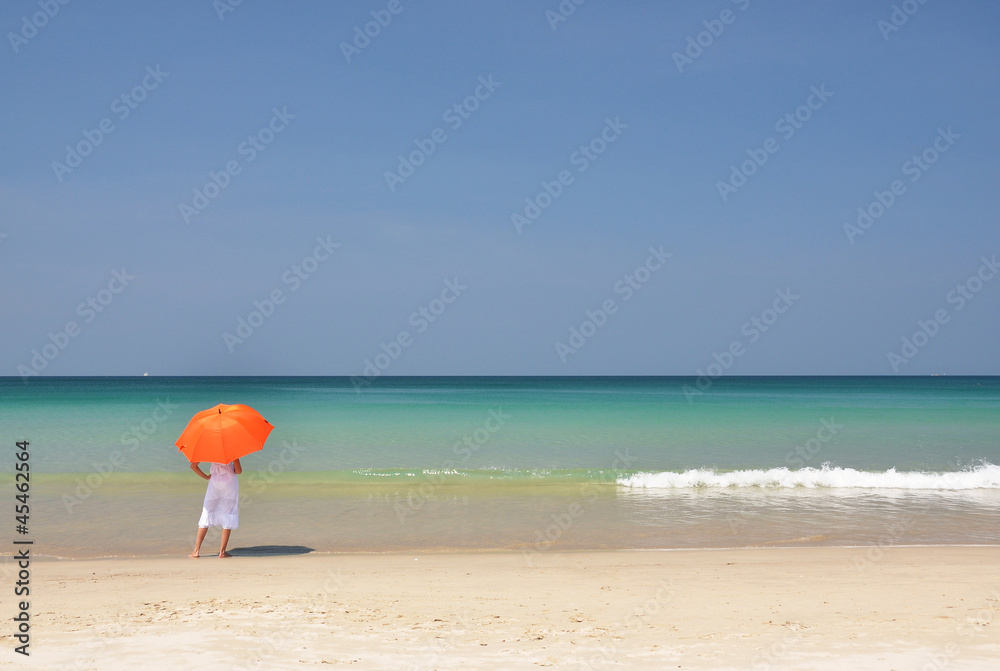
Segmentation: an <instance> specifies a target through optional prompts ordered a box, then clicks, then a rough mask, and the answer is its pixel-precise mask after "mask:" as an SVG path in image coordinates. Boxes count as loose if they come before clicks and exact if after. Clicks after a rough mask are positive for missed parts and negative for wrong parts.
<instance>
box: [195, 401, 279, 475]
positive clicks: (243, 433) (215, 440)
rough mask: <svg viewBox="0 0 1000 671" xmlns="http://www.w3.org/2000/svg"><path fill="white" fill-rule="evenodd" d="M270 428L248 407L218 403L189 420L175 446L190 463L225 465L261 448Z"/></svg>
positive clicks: (266, 422) (264, 420) (257, 413)
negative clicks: (205, 462) (209, 462)
mask: <svg viewBox="0 0 1000 671" xmlns="http://www.w3.org/2000/svg"><path fill="white" fill-rule="evenodd" d="M273 428H274V427H273V426H271V425H270V424H269V423H268V421H267V420H266V419H264V418H263V417H261V416H260V413H259V412H257V411H256V410H254V409H253V408H251V407H250V406H248V405H239V404H237V405H223V404H221V403H220V404H219V405H217V406H215V407H214V408H209V409H208V410H202V411H201V412H199V413H198V414H196V415H195V416H194V417H192V418H191V421H190V422H188V425H187V428H185V429H184V433H182V434H181V437H180V438H178V439H177V442H176V443H175V445H177V449H179V450H180V451H181V452H183V453H184V456H186V457H187V458H188V461H190V462H192V463H193V462H196V461H214V462H216V463H220V464H228V463H229V462H230V461H232V460H233V459H239V458H240V457H242V456H244V455H246V454H250V453H251V452H256V451H257V450H260V449H263V448H264V441H265V440H267V436H268V434H269V433H271V429H273Z"/></svg>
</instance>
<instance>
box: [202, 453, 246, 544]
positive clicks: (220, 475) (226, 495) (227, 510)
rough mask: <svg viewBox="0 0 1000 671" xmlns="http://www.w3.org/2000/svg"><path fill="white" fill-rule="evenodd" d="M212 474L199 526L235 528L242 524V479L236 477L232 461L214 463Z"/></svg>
mask: <svg viewBox="0 0 1000 671" xmlns="http://www.w3.org/2000/svg"><path fill="white" fill-rule="evenodd" d="M210 475H211V476H212V477H211V478H209V480H208V490H207V491H206V492H205V505H204V506H203V507H202V509H201V519H200V520H199V521H198V526H199V527H222V528H223V529H235V528H236V527H238V526H239V525H240V508H239V505H240V481H239V480H238V479H237V478H236V467H235V466H233V462H231V461H230V462H229V463H228V464H216V463H213V464H212V469H211V472H210Z"/></svg>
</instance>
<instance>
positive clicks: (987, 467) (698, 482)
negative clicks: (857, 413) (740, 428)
mask: <svg viewBox="0 0 1000 671" xmlns="http://www.w3.org/2000/svg"><path fill="white" fill-rule="evenodd" d="M618 484H619V485H622V486H624V487H637V488H646V489H688V488H694V487H724V488H725V487H771V488H775V489H783V488H793V487H806V488H809V489H814V488H817V487H829V488H837V489H923V490H928V489H931V490H956V489H1000V466H995V465H993V464H989V463H986V464H982V465H980V466H976V467H975V468H971V469H969V470H965V471H955V472H945V473H934V472H922V471H896V469H895V468H890V469H889V470H887V471H880V472H878V471H858V470H855V469H853V468H840V467H836V466H830V465H829V464H823V466H822V467H821V468H811V467H807V468H800V469H796V470H789V469H787V468H784V467H781V468H770V469H767V470H745V471H723V472H717V471H715V470H712V469H693V470H689V471H684V472H683V473H671V472H661V473H636V474H634V475H631V476H628V477H622V478H618Z"/></svg>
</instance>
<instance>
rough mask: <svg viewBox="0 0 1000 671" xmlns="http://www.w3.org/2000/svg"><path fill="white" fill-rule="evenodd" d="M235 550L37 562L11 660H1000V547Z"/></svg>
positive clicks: (936, 664) (812, 665) (252, 663)
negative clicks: (26, 649)
mask: <svg viewBox="0 0 1000 671" xmlns="http://www.w3.org/2000/svg"><path fill="white" fill-rule="evenodd" d="M211 542H212V541H211V539H210V540H209V543H208V544H207V546H206V547H208V548H210V547H211ZM233 551H234V553H235V554H236V556H234V557H233V558H232V559H227V560H219V559H218V558H217V557H215V556H214V555H208V554H206V555H205V556H203V557H202V558H201V559H198V560H191V559H187V558H185V557H150V558H131V559H125V558H115V559H100V560H76V561H71V560H37V561H36V562H34V563H33V565H32V571H33V572H32V596H31V613H32V625H33V627H32V633H33V637H32V642H31V651H32V655H31V657H30V660H28V663H24V661H22V659H23V658H21V657H20V656H19V655H15V654H14V653H13V652H12V650H13V647H14V642H13V639H12V637H11V636H10V633H11V632H10V630H9V625H8V631H6V632H4V637H3V640H4V645H3V655H2V658H0V665H2V666H3V668H77V669H135V668H199V669H200V668H227V669H228V668H259V669H302V668H313V667H316V668H337V667H343V668H351V669H469V668H477V669H511V668H535V667H555V668H593V669H600V668H608V669H613V668H623V669H624V668H627V669H647V668H648V669H667V668H680V669H768V668H771V669H846V668H850V669H886V670H888V669H897V670H900V671H902V670H904V669H921V670H923V669H983V670H986V669H995V668H997V665H998V664H1000V634H998V630H997V627H998V626H1000V623H998V620H1000V548H998V547H912V548H906V547H904V548H884V549H880V548H877V547H876V548H867V549H866V548H784V549H773V548H768V549H747V550H716V551H712V550H695V551H645V552H629V551H626V552H577V553H533V554H531V555H528V556H526V555H524V554H519V553H452V554H381V555H361V554H346V555H345V554H317V553H310V554H284V555H275V554H269V552H270V551H267V550H263V549H261V550H254V549H247V548H243V550H242V552H241V549H240V547H239V545H236V546H235V548H234V549H233ZM288 552H294V549H289V550H288ZM8 564H9V562H8Z"/></svg>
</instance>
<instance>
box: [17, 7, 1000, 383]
mask: <svg viewBox="0 0 1000 671" xmlns="http://www.w3.org/2000/svg"><path fill="white" fill-rule="evenodd" d="M45 4H46V3H45V2H44V1H43V2H42V5H45ZM57 4H58V3H53V5H52V7H55V6H57ZM218 4H220V3H217V4H216V5H213V3H212V2H210V1H209V0H198V1H188V2H175V3H167V4H164V5H162V6H158V5H155V4H150V3H133V4H126V5H122V4H121V3H109V2H90V3H83V2H70V3H69V4H66V5H58V11H57V12H55V13H54V16H51V17H41V16H40V15H38V13H39V12H42V11H43V9H42V8H40V7H41V6H40V5H39V3H38V1H37V0H35V1H29V0H14V1H12V2H8V3H5V4H4V6H3V9H2V11H0V28H2V29H3V32H4V34H5V36H6V37H5V40H4V44H3V45H2V47H0V59H2V64H0V67H2V70H0V71H2V78H3V84H4V91H5V92H6V95H5V104H4V105H3V106H2V108H0V115H2V122H3V124H2V128H3V131H2V132H3V135H4V143H3V149H4V150H3V154H2V159H0V197H2V202H3V205H4V207H3V215H2V218H0V234H3V235H4V236H5V237H3V238H2V239H0V274H2V277H3V280H2V289H0V313H2V315H3V323H4V327H3V329H2V334H0V357H2V361H3V370H2V374H4V375H18V374H28V373H29V372H30V373H32V374H33V373H35V372H40V373H41V374H43V375H135V374H142V373H143V372H147V371H148V372H149V374H150V375H189V374H226V375H249V374H295V375H312V374H316V375H355V376H361V375H363V374H364V370H365V368H366V365H367V364H366V360H367V361H369V362H371V364H372V365H371V366H369V367H368V372H369V375H370V377H374V373H375V372H377V373H378V374H386V375H413V374H443V375H444V374H547V375H581V374H672V375H693V374H696V372H697V371H698V370H702V371H705V372H706V373H709V374H711V371H708V368H707V367H708V366H709V365H710V364H712V363H713V362H715V361H718V360H720V359H721V360H723V361H727V357H726V356H725V355H723V354H722V352H724V351H728V350H729V349H730V348H731V346H732V345H733V343H737V345H738V347H737V348H736V349H737V350H738V351H741V352H742V353H741V354H740V355H739V356H734V357H732V361H731V363H730V364H729V365H728V367H726V368H725V369H724V372H725V373H728V374H737V375H758V374H893V373H898V374H929V373H949V374H961V373H965V374H1000V339H998V338H997V332H998V326H1000V311H998V310H997V305H998V299H1000V279H998V280H996V281H994V279H993V274H995V272H996V271H994V270H992V269H991V268H992V265H991V263H992V262H991V260H992V257H993V255H994V254H1000V228H998V226H997V224H998V213H1000V207H998V206H1000V190H998V189H997V182H998V178H1000V170H998V161H997V156H998V155H1000V153H998V152H1000V146H998V145H1000V142H998V140H1000V131H998V128H997V123H996V120H997V119H998V118H1000V86H998V84H1000V81H998V80H1000V77H998V74H1000V58H998V57H1000V40H998V39H997V35H998V34H1000V31H998V29H1000V7H998V6H996V5H995V4H994V3H989V2H985V1H980V2H965V3H960V4H956V3H942V2H927V3H925V4H922V5H921V4H919V3H916V2H911V3H910V4H909V5H907V8H908V9H911V10H915V11H913V12H912V14H906V15H905V19H906V20H905V22H903V21H902V19H901V16H903V15H901V14H897V16H896V20H897V23H899V24H901V25H899V26H898V30H892V31H891V32H890V31H887V30H885V28H884V27H885V25H892V24H891V23H890V24H883V27H882V29H880V26H879V21H891V20H892V14H893V11H894V10H893V3H891V2H853V1H847V2H840V3H762V2H757V1H756V0H751V1H750V2H746V0H739V2H731V1H730V0H717V1H715V2H672V3H661V2H639V1H623V2H614V3H612V2H606V1H603V0H588V1H587V2H584V3H583V4H581V5H579V6H576V9H575V11H574V12H573V13H572V14H570V15H569V16H567V17H565V18H566V20H565V21H560V22H558V23H556V24H555V28H554V29H553V27H552V24H551V23H550V18H548V17H547V15H546V12H547V11H552V12H556V11H558V8H559V6H560V4H559V2H557V1H555V0H552V1H550V2H544V1H543V2H518V1H505V2H492V3H491V2H486V3H462V2H438V3H424V2H420V1H419V0H412V1H411V0H399V2H398V4H395V3H390V2H389V1H388V0H385V1H383V0H379V1H377V2H357V3H322V2H298V3H275V2H271V3H266V2H260V1H257V0H246V1H244V2H243V3H242V4H240V5H238V6H236V7H235V8H233V11H229V12H225V13H224V14H222V16H221V18H220V15H219V12H218V10H217V6H218ZM563 4H564V6H567V5H569V4H570V3H563ZM899 4H900V3H897V6H899ZM904 4H905V3H904ZM52 7H50V13H51V12H52ZM390 9H395V10H398V11H397V13H395V14H393V13H391V12H390V11H389V10H390ZM724 11H728V12H729V13H727V14H724V15H723V14H722V13H723V12H724ZM900 11H902V10H900ZM371 12H375V13H376V16H377V17H381V18H382V19H383V22H385V19H386V17H389V18H390V19H391V20H389V21H388V22H387V25H385V26H379V27H378V30H377V33H378V34H377V35H376V36H375V37H372V38H370V41H369V42H368V43H367V44H366V43H365V42H364V41H363V40H359V42H358V43H359V44H360V45H362V46H361V47H355V50H354V51H353V52H352V53H351V54H350V60H349V61H348V58H346V57H345V54H344V47H343V46H342V45H343V44H344V43H351V41H352V40H353V39H355V36H356V33H355V29H356V28H358V29H360V30H361V31H362V32H363V31H364V29H365V25H366V23H369V22H371V21H374V20H375V18H373V16H372V14H371ZM36 15H37V16H36ZM720 15H721V16H722V18H724V19H725V20H726V21H728V23H724V22H723V21H722V20H718V19H720ZM25 17H27V19H25ZM549 17H551V15H549ZM25 20H27V21H28V24H33V23H34V24H41V25H40V27H38V26H37V25H29V26H28V27H26V24H25ZM717 20H718V21H717ZM705 22H708V25H707V26H706V23H705ZM32 27H35V28H37V30H32ZM894 27H897V26H894ZM368 29H369V32H372V33H375V32H376V30H375V26H374V25H371V26H368ZM713 30H714V31H715V32H716V33H718V34H717V35H713V34H711V31H713ZM706 31H708V32H706ZM700 33H701V35H699V34H700ZM11 35H14V36H15V37H11ZM26 35H27V37H25V36H26ZM689 37H690V38H691V39H692V40H694V41H695V42H697V41H698V40H699V39H700V40H701V42H702V43H703V44H705V45H706V46H703V47H702V49H701V52H700V53H699V52H698V51H697V50H696V49H694V48H692V50H691V52H690V53H691V54H693V55H694V57H691V58H690V60H691V62H690V63H682V67H681V68H680V71H679V68H678V66H677V58H676V57H675V56H674V54H675V53H681V54H683V53H684V52H685V49H686V48H688V46H689V42H688V38H689ZM151 73H158V74H156V75H155V76H154V75H153V74H151ZM483 81H486V82H490V84H489V86H484V85H483V84H482V83H481V82H483ZM144 83H145V86H144ZM136 87H140V89H139V90H135V89H136ZM823 87H825V88H823ZM813 90H820V91H825V92H827V93H825V94H824V99H823V100H820V98H817V97H815V96H814V97H812V98H810V96H811V95H813V93H812V92H813ZM477 92H478V94H479V97H478V98H477V97H476V94H477ZM123 95H125V96H127V97H128V98H127V100H126V99H123V98H122V96H123ZM138 98H142V100H141V101H137V100H136V99H138ZM810 102H811V103H812V105H813V109H810V108H809V107H808V104H809V103H810ZM455 105H459V106H460V109H461V110H462V116H461V117H458V116H456V115H457V114H458V112H455V111H454V106H455ZM463 105H464V106H465V107H461V106H463ZM803 106H804V107H803ZM448 110H452V113H451V114H450V115H446V112H447V111H448ZM125 111H127V112H128V114H127V116H124V113H125ZM276 111H277V116H276ZM796 113H798V114H799V116H800V120H799V121H797V122H796V125H797V126H798V127H797V128H794V134H792V135H791V136H790V137H786V135H787V131H786V130H784V129H785V128H787V126H781V127H776V123H777V122H779V121H780V120H781V119H782V118H784V117H785V115H787V114H791V115H793V118H794V115H795V114H796ZM122 116H124V118H122ZM456 118H459V119H460V120H461V124H460V125H458V126H457V128H456V127H454V126H455V125H456V122H455V119H456ZM801 119H804V120H801ZM102 121H103V122H104V123H105V128H108V127H109V126H108V125H107V124H110V125H111V126H113V129H112V130H111V131H110V132H108V133H103V132H101V133H100V135H102V136H103V137H101V139H100V142H99V143H97V144H96V146H93V147H89V146H88V143H91V144H94V143H93V142H92V141H91V140H88V139H87V134H89V136H90V138H91V139H95V138H97V137H98V135H97V133H95V129H97V130H98V131H99V130H100V128H101V123H102ZM779 128H780V130H779ZM949 129H950V130H949ZM435 133H436V135H435ZM602 133H604V137H603V138H602ZM435 137H436V138H437V139H438V141H435V140H434V139H433V138H435ZM248 138H256V139H255V140H254V139H248ZM769 138H771V139H772V143H771V144H770V145H768V146H770V148H771V151H770V152H767V151H766V150H764V149H762V147H764V146H765V143H766V142H767V141H768V139H769ZM937 138H942V139H940V140H938V148H937V149H934V142H935V140H936V139H937ZM943 138H948V139H947V140H945V139H943ZM417 141H419V142H420V143H422V145H423V146H424V147H425V148H426V147H430V146H432V147H433V152H432V153H429V152H428V154H423V150H421V149H419V148H418V144H417ZM253 142H256V143H257V144H258V146H259V147H260V149H259V150H252V151H251V149H250V147H252V146H253V144H252V143H253ZM428 143H430V144H428ZM81 144H82V151H83V152H87V153H88V155H86V156H81V157H80V159H79V162H78V163H77V164H76V167H72V168H71V166H70V163H72V162H74V160H73V158H72V157H69V158H68V157H67V153H68V152H67V145H69V146H70V147H71V148H76V147H78V146H80V145H81ZM588 145H589V146H590V147H591V148H590V149H589V150H588V151H589V152H591V153H590V157H591V158H587V154H586V153H583V152H581V147H587V146H588ZM88 149H92V151H89V152H88V151H87V150H88ZM598 150H600V152H601V153H597V152H598ZM939 150H941V151H939ZM415 151H416V152H418V154H417V155H416V156H415V161H417V162H420V163H421V164H420V165H419V166H417V167H415V168H414V170H413V173H412V174H409V175H408V176H406V177H405V178H404V179H403V180H402V181H398V180H389V181H393V182H394V183H393V184H392V188H390V186H389V184H387V178H386V173H387V172H394V173H395V172H397V171H398V170H399V163H400V156H401V155H404V156H409V155H411V153H412V152H415ZM925 151H927V152H929V153H928V154H927V156H928V157H931V158H934V159H935V160H934V162H933V163H932V164H925V167H926V169H923V168H921V169H916V170H915V169H914V168H913V164H910V168H909V170H908V171H907V169H906V165H907V162H908V161H910V160H911V158H912V157H913V156H915V155H916V156H918V157H919V156H920V155H921V154H923V153H924V152H925ZM748 152H749V153H748ZM251 155H252V160H249V159H250V158H251ZM752 155H755V156H757V157H758V158H760V157H761V156H762V155H766V161H762V165H750V164H748V167H747V168H746V170H745V172H747V173H750V172H752V174H750V175H749V176H747V177H746V182H745V183H741V182H740V178H739V176H737V178H736V181H735V182H731V183H730V186H732V184H734V183H739V184H740V185H739V187H738V188H737V189H736V190H735V191H728V190H727V193H726V197H725V199H724V198H723V196H722V195H720V187H719V183H720V182H726V181H727V180H730V179H731V173H732V168H731V166H733V165H736V166H737V170H740V166H741V164H743V162H744V161H747V160H751V159H750V157H751V156H752ZM54 164H62V165H63V166H65V167H60V166H59V165H54ZM227 165H228V166H235V169H234V170H233V174H227V175H225V176H222V173H223V172H225V171H226V169H227ZM584 167H585V169H581V168H584ZM67 168H69V169H67ZM404 171H405V168H404ZM213 173H214V174H215V175H216V181H217V182H223V183H225V188H221V189H218V190H217V192H216V190H215V188H214V187H213V186H209V187H208V191H209V192H210V194H211V195H213V196H214V197H211V198H209V197H205V198H204V200H199V199H198V197H197V196H196V194H195V191H196V189H200V190H202V192H203V193H204V189H205V187H206V184H211V181H212V178H211V176H210V174H213ZM561 173H562V176H563V178H564V179H565V184H560V185H558V186H554V185H553V184H554V182H556V183H557V182H558V180H559V176H560V174H561ZM914 175H916V176H917V177H918V179H916V181H913V177H914ZM897 180H898V182H899V183H898V184H897V185H896V186H897V189H898V190H899V194H900V195H898V196H895V197H894V199H893V202H892V204H891V205H889V206H888V207H885V208H883V209H884V211H882V212H880V213H879V214H880V216H879V217H878V218H877V219H874V218H873V220H872V221H873V223H872V224H871V225H870V227H869V228H868V229H867V230H864V231H863V232H862V233H861V234H858V231H855V232H854V234H849V233H848V232H845V228H844V225H845V223H847V222H856V220H857V218H858V212H857V210H858V208H859V207H861V208H869V209H870V208H871V205H872V203H873V202H875V201H876V195H875V192H877V191H878V192H887V191H890V192H891V186H892V184H893V182H894V181H897ZM543 182H545V183H548V184H549V190H550V191H553V192H558V196H557V197H555V198H549V199H546V197H545V196H543V197H542V198H541V199H540V200H536V198H537V197H538V195H539V194H540V193H544V186H543ZM887 198H888V196H887V195H883V199H884V200H885V199H887ZM526 199H531V200H536V202H537V203H538V204H539V205H545V206H546V207H544V208H539V212H540V214H538V216H537V217H536V218H534V219H533V220H531V221H530V223H528V224H527V225H522V226H520V227H518V226H517V225H515V223H514V222H513V221H512V215H513V214H518V213H520V214H521V215H522V216H523V215H524V213H525V209H526V208H528V204H527V203H526ZM182 204H183V205H185V206H187V207H189V208H193V209H194V210H195V211H197V214H191V213H190V212H191V211H190V210H188V216H187V217H185V216H184V214H183V213H182V211H181V210H182V208H181V205H182ZM195 205H199V206H201V209H198V208H196V207H195ZM529 210H530V208H529ZM878 210H879V207H877V206H876V207H875V208H874V209H873V211H874V212H878ZM522 223H523V222H522ZM519 228H520V230H518V229H519ZM317 237H319V238H320V239H322V240H324V241H325V242H326V243H327V247H326V248H322V247H321V246H320V245H319V244H318V243H317ZM334 244H336V245H338V246H336V247H335V248H334V247H333V245H334ZM651 247H652V248H654V249H656V250H662V251H661V252H660V253H661V257H659V260H657V257H655V256H654V255H652V254H651V252H650V251H649V250H650V248H651ZM328 250H329V251H328ZM665 254H669V255H670V256H669V258H666V257H664V256H663V255H665ZM310 257H312V258H311V259H310ZM983 257H985V258H986V261H987V262H990V263H984V261H983ZM664 258H665V260H663V259H664ZM647 263H648V264H649V265H645V264H647ZM644 265H645V267H646V270H641V269H640V268H641V267H643V266H644ZM654 266H655V269H652V270H651V269H650V268H653V267H654ZM296 268H298V271H296ZM304 269H305V270H304ZM637 269H639V270H637ZM307 270H308V271H309V272H307ZM115 272H117V273H118V274H119V275H122V276H123V277H125V278H126V279H125V280H124V282H123V281H122V280H120V279H116V277H115V275H114V273H115ZM296 272H298V274H296ZM977 273H978V275H977ZM132 277H134V279H129V278H132ZM629 278H631V280H630V279H629ZM640 280H643V281H640ZM629 282H631V283H632V287H635V288H632V287H629V288H628V289H626V287H628V286H629ZM449 283H450V284H451V285H457V286H458V290H457V291H456V290H455V289H454V288H452V289H448V288H447V287H448V284H449ZM778 292H785V293H786V294H788V293H790V294H791V295H792V296H795V298H794V299H793V300H792V301H790V302H789V301H786V302H785V303H779V304H778V305H777V307H781V308H784V310H783V311H782V312H780V313H778V312H768V310H769V309H773V308H774V307H775V306H776V305H775V302H776V300H780V294H779V293H778ZM955 292H958V293H955ZM962 292H965V293H967V294H968V296H969V298H967V299H965V298H961V299H960V298H959V296H961V293H962ZM272 296H276V297H277V298H278V299H279V300H280V302H279V303H277V304H276V305H274V306H273V310H269V308H268V304H267V302H266V301H268V300H270V297H272ZM88 300H89V301H92V302H91V304H90V306H88V305H87V301H88ZM609 300H610V301H611V303H610V304H608V305H610V307H612V308H613V311H609V312H608V313H604V314H603V315H602V313H601V311H602V310H603V306H605V304H606V302H607V301H609ZM254 301H257V305H256V306H255V304H254ZM97 307H100V310H99V311H98V310H97V309H96V308H97ZM255 310H257V311H259V314H257V315H256V316H254V315H253V313H254V311H255ZM421 310H425V311H427V314H430V315H431V317H433V321H431V320H430V319H429V318H425V317H422V316H420V315H421ZM588 312H589V315H588ZM264 313H268V314H264ZM415 315H416V316H415ZM935 315H936V316H935ZM602 316H603V318H602ZM241 319H243V320H249V322H248V324H247V326H244V327H242V330H239V329H240V320H241ZM753 319H757V320H763V321H761V323H762V324H765V325H766V326H767V328H766V330H763V329H759V328H757V327H756V326H754V325H753V321H752V320H753ZM931 322H934V323H933V324H932V323H931ZM71 323H72V324H73V325H70V324H71ZM921 323H922V324H923V326H921ZM251 324H253V325H252V326H251ZM588 324H589V325H588ZM935 326H936V328H935ZM572 329H576V330H577V331H578V332H580V335H574V334H573V330H572ZM404 331H405V334H404V335H403V337H402V339H400V334H401V333H402V332H404ZM918 332H922V333H925V334H929V335H925V336H921V335H917V336H915V335H914V334H915V333H918ZM227 333H228V334H230V335H231V336H232V337H227V335H226V334H227ZM240 333H242V336H245V337H241V336H240ZM903 338H908V339H909V341H910V342H911V343H913V344H912V345H911V346H910V348H909V349H907V348H906V346H905V343H904V341H903ZM393 342H396V343H397V345H393V344H392V343H393ZM400 342H402V343H405V344H398V343H400ZM560 344H561V345H562V347H560ZM383 345H385V347H383ZM385 352H388V353H385ZM380 353H385V354H384V356H382V357H381V358H379V359H378V361H376V357H377V356H378V355H379V354H380ZM891 354H896V355H897V358H895V359H893V358H892V357H891V356H890V355H891ZM900 357H901V358H902V359H903V360H902V361H901V360H900ZM33 362H34V363H33ZM713 370H714V371H715V372H722V371H723V368H722V364H719V366H718V367H717V368H715V369H713Z"/></svg>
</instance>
